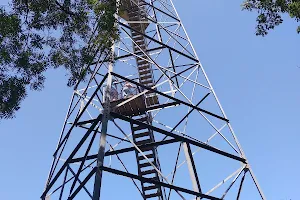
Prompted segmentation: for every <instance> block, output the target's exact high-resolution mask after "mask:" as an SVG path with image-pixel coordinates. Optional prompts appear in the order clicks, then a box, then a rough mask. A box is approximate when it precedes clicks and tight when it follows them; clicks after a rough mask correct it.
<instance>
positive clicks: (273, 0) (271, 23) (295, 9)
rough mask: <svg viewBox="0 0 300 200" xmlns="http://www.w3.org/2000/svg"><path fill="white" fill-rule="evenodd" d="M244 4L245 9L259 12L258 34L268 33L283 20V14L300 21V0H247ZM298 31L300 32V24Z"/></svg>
mask: <svg viewBox="0 0 300 200" xmlns="http://www.w3.org/2000/svg"><path fill="white" fill-rule="evenodd" d="M242 6H243V9H245V10H249V11H253V10H256V11H257V12H258V17H257V19H256V21H257V26H256V35H261V36H265V35H267V34H268V31H269V30H271V29H274V28H275V27H276V26H278V25H279V24H281V23H282V22H283V19H282V15H283V14H289V16H290V17H291V18H294V19H295V20H296V21H297V22H299V21H300V0H246V1H245V2H244V4H243V5H242ZM297 32H298V33H300V26H298V27H297Z"/></svg>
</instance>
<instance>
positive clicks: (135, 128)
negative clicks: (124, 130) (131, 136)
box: [132, 126, 147, 131]
mask: <svg viewBox="0 0 300 200" xmlns="http://www.w3.org/2000/svg"><path fill="white" fill-rule="evenodd" d="M143 129H147V128H146V127H144V126H133V127H132V130H133V131H139V130H143Z"/></svg>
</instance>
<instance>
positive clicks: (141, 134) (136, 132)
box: [131, 114, 162, 200]
mask: <svg viewBox="0 0 300 200" xmlns="http://www.w3.org/2000/svg"><path fill="white" fill-rule="evenodd" d="M135 120H138V121H141V122H143V123H147V124H149V122H151V119H150V117H149V116H148V115H147V114H144V115H140V116H136V117H135ZM131 130H132V136H133V141H134V143H135V144H136V145H137V146H138V147H139V148H140V150H141V152H142V153H143V154H144V155H143V154H142V153H140V152H139V151H136V152H135V153H136V160H137V165H138V174H139V176H142V177H144V178H151V179H153V180H155V181H160V180H159V176H158V173H157V171H156V169H155V168H154V167H153V166H155V167H156V168H158V169H159V164H158V160H157V153H156V149H155V147H153V146H152V147H143V145H145V144H148V143H151V142H154V141H155V140H154V137H153V133H152V131H151V130H149V129H148V128H145V127H143V126H136V125H134V124H131ZM145 156H146V157H147V159H146V158H145ZM149 161H150V162H149ZM141 184H142V191H143V195H144V199H150V198H154V197H156V199H160V200H162V190H161V187H160V186H159V185H154V184H149V183H145V182H141Z"/></svg>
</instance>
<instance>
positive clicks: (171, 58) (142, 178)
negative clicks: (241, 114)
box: [41, 0, 266, 200]
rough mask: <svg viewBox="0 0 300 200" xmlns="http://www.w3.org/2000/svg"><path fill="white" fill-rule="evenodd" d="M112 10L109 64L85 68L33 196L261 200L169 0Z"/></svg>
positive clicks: (133, 0) (144, 0)
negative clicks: (116, 34) (128, 88)
mask: <svg viewBox="0 0 300 200" xmlns="http://www.w3.org/2000/svg"><path fill="white" fill-rule="evenodd" d="M121 6H123V7H122V8H124V10H125V12H124V10H122V13H121V12H119V15H117V16H116V17H117V19H118V25H117V26H118V27H119V30H120V40H119V41H118V42H117V43H115V45H114V46H113V47H112V49H113V51H114V55H113V56H115V62H114V63H110V62H109V60H110V59H108V58H109V56H111V55H102V56H97V57H95V58H94V62H93V63H92V64H91V65H88V66H84V69H87V70H88V71H89V72H90V73H89V80H87V81H81V82H79V83H78V84H77V85H76V87H75V89H74V92H73V95H72V98H71V103H70V105H69V110H68V113H67V115H66V119H65V122H64V126H63V129H62V133H61V135H60V138H59V141H58V144H57V147H56V150H55V152H54V154H53V162H52V166H51V169H50V172H49V175H48V179H47V183H46V187H45V190H44V192H43V194H42V196H41V199H50V198H51V199H59V200H61V199H70V200H71V199H93V200H99V199H100V194H101V198H103V199H105V198H106V199H113V198H120V197H122V198H123V199H124V197H125V199H129V198H130V199H160V200H169V199H172V200H174V199H197V200H198V199H212V200H215V199H224V198H226V199H243V197H245V196H243V191H245V193H247V196H248V195H249V192H251V194H252V193H253V191H256V193H257V196H256V198H257V199H259V198H261V199H263V200H265V199H266V198H265V197H264V195H263V192H262V190H261V188H260V187H259V184H258V182H257V180H256V178H255V176H254V174H253V171H252V170H251V168H250V165H249V163H248V162H247V159H246V157H245V154H244V152H243V150H242V148H241V145H240V143H239V142H238V140H237V138H236V136H235V133H234V131H233V129H232V127H231V125H230V122H229V119H228V118H227V116H226V114H225V112H224V110H223V108H222V106H221V104H220V102H219V100H218V97H217V95H216V93H215V91H214V89H213V87H212V85H211V83H210V81H209V79H208V77H207V75H206V73H205V71H204V69H203V67H202V65H201V63H200V60H199V58H198V56H197V54H196V52H195V50H194V47H193V45H192V43H191V41H190V39H189V37H188V35H187V33H186V30H185V28H184V26H183V24H182V22H181V20H180V18H179V16H178V13H177V11H176V9H175V7H174V5H173V2H172V0H128V1H125V0H123V1H121ZM125 83H130V84H131V85H132V86H133V87H134V88H136V90H137V92H136V93H135V94H134V95H132V96H130V97H128V98H123V97H120V96H121V88H122V87H124V84H125ZM112 88H115V89H116V90H117V91H118V100H117V101H114V100H113V99H112V96H111V91H112ZM139 130H143V131H144V132H138V131H139ZM143 137H147V138H148V139H143ZM140 138H142V140H140ZM145 168H147V169H146V170H145ZM114 175H118V176H114ZM148 175H149V176H148ZM107 177H109V179H107ZM188 177H189V178H188ZM130 182H131V183H132V184H131V183H130ZM246 182H250V184H246ZM127 183H128V186H127V185H126V187H128V189H126V190H128V191H127V192H128V193H127V194H126V192H125V191H124V189H121V188H123V187H125V186H124V185H123V184H127ZM105 184H114V185H111V186H110V189H108V188H105V189H104V188H103V187H105ZM129 184H131V185H132V187H131V185H130V186H129ZM243 186H244V187H243ZM246 187H249V188H250V190H249V189H247V188H246ZM119 189H120V193H118V192H117V190H119ZM129 190H130V191H129ZM114 195H115V196H114ZM118 195H119V196H118ZM124 195H125V196H124ZM126 195H127V196H126Z"/></svg>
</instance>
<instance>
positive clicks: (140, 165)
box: [139, 162, 154, 168]
mask: <svg viewBox="0 0 300 200" xmlns="http://www.w3.org/2000/svg"><path fill="white" fill-rule="evenodd" d="M151 163H152V164H153V165H154V163H153V162H151ZM150 166H152V165H151V164H150V163H149V162H146V163H143V164H139V167H140V168H144V167H150Z"/></svg>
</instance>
